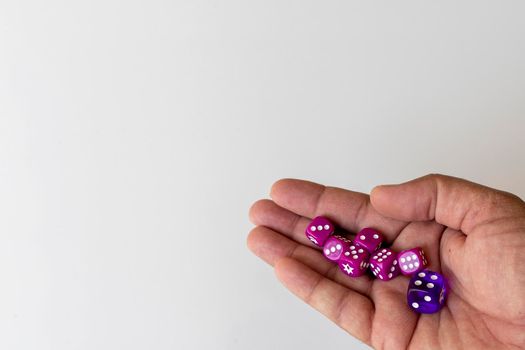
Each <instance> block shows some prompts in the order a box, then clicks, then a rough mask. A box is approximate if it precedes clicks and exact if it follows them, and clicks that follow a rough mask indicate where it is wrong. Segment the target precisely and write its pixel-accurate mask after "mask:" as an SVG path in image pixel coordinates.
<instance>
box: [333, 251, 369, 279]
mask: <svg viewBox="0 0 525 350" xmlns="http://www.w3.org/2000/svg"><path fill="white" fill-rule="evenodd" d="M369 257H370V254H369V253H368V252H367V251H366V250H365V249H363V248H360V247H357V246H356V245H355V244H351V245H350V246H349V247H348V248H346V249H345V250H344V251H343V255H342V256H341V257H340V258H339V260H338V262H337V265H339V268H340V269H341V271H343V272H344V273H345V274H347V275H348V276H351V277H359V276H362V275H363V274H364V273H365V272H366V269H367V268H368V258H369Z"/></svg>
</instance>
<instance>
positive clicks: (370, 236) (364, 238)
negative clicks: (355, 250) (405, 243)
mask: <svg viewBox="0 0 525 350" xmlns="http://www.w3.org/2000/svg"><path fill="white" fill-rule="evenodd" d="M354 242H355V244H356V245H357V246H360V247H362V248H364V249H366V250H367V251H368V252H369V253H370V254H373V253H374V251H375V250H377V249H379V247H380V246H381V243H382V242H383V235H382V234H381V233H380V232H379V231H377V230H374V229H373V228H370V227H367V228H364V229H362V230H361V231H359V233H358V234H357V235H355V240H354Z"/></svg>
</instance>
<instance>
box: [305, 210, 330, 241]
mask: <svg viewBox="0 0 525 350" xmlns="http://www.w3.org/2000/svg"><path fill="white" fill-rule="evenodd" d="M334 230H335V227H334V224H332V222H331V221H330V220H328V219H327V218H325V217H324V216H318V217H316V218H315V219H313V220H312V221H311V222H310V224H308V227H307V228H306V237H307V238H308V239H309V240H310V241H312V243H313V244H315V245H317V246H319V247H322V246H323V244H324V243H325V242H326V240H327V239H328V237H330V235H331V234H333V233H334Z"/></svg>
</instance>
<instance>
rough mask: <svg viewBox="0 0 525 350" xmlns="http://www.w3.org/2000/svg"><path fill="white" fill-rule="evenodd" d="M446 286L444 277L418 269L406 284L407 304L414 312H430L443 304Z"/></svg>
mask: <svg viewBox="0 0 525 350" xmlns="http://www.w3.org/2000/svg"><path fill="white" fill-rule="evenodd" d="M446 297H447V288H446V282H445V278H444V277H443V276H442V275H440V274H439V273H437V272H434V271H430V270H423V271H420V272H418V273H416V274H414V275H413V276H412V278H411V279H410V283H409V284H408V291H407V302H408V306H409V307H410V308H411V309H412V310H414V311H415V312H418V313H422V314H432V313H435V312H437V311H439V310H440V309H441V308H442V307H443V305H444V304H445V298H446Z"/></svg>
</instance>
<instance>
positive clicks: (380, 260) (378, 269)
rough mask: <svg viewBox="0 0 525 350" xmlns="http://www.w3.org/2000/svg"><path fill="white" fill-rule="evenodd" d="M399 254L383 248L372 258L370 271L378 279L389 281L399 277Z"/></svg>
mask: <svg viewBox="0 0 525 350" xmlns="http://www.w3.org/2000/svg"><path fill="white" fill-rule="evenodd" d="M396 257H397V254H396V252H394V251H393V250H392V249H390V248H383V249H381V250H377V251H375V252H374V253H373V256H372V258H370V269H371V270H372V273H373V274H374V276H376V277H377V278H379V279H381V280H383V281H389V280H391V279H392V278H394V277H396V276H398V275H399V265H398V263H397V259H396Z"/></svg>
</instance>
